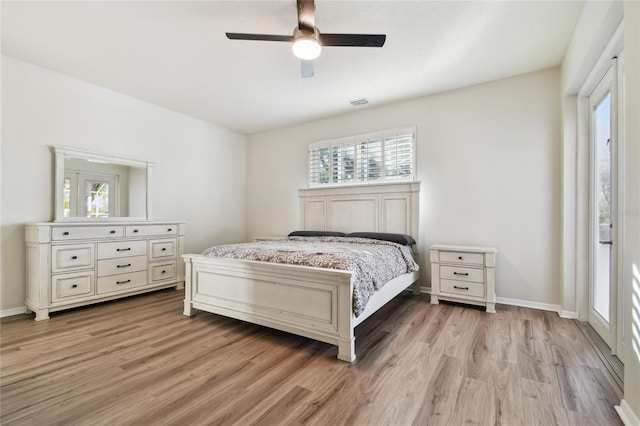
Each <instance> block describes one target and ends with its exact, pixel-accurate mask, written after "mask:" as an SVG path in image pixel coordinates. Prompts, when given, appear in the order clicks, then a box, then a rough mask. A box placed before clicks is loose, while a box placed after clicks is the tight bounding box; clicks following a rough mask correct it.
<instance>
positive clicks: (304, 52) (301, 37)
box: [291, 28, 322, 61]
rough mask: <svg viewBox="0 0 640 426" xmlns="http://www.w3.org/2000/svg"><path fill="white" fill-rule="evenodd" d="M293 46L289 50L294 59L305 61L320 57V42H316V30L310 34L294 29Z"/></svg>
mask: <svg viewBox="0 0 640 426" xmlns="http://www.w3.org/2000/svg"><path fill="white" fill-rule="evenodd" d="M293 38H294V41H293V44H292V45H291V50H293V54H294V55H296V57H298V58H300V59H303V60H305V61H310V60H312V59H316V58H317V57H318V56H320V51H321V50H322V48H321V47H320V42H319V41H318V30H317V29H316V30H315V31H314V32H313V33H312V34H311V33H309V32H306V31H301V30H299V29H298V28H296V29H295V30H294V32H293Z"/></svg>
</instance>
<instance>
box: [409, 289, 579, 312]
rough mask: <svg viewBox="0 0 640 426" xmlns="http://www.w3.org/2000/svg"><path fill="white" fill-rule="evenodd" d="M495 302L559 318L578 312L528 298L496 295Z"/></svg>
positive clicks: (422, 292) (423, 290) (425, 292)
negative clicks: (549, 313)
mask: <svg viewBox="0 0 640 426" xmlns="http://www.w3.org/2000/svg"><path fill="white" fill-rule="evenodd" d="M420 293H421V294H431V287H420ZM496 303H501V304H503V305H511V306H521V307H523V308H531V309H539V310H542V311H552V312H557V313H558V315H559V316H560V317H561V318H568V319H577V318H578V313H577V312H573V311H565V310H563V309H562V306H560V305H552V304H550V303H539V302H530V301H528V300H519V299H508V298H506V297H496Z"/></svg>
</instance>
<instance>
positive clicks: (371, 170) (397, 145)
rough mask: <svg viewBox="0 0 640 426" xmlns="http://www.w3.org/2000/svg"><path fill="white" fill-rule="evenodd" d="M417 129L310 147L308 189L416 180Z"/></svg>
mask: <svg viewBox="0 0 640 426" xmlns="http://www.w3.org/2000/svg"><path fill="white" fill-rule="evenodd" d="M415 134H416V131H415V127H408V128H402V129H393V130H386V131H382V132H377V133H372V134H367V135H360V136H353V137H347V138H341V139H334V140H328V141H320V142H315V143H312V144H310V145H309V186H318V185H341V184H350V183H366V182H373V181H381V180H413V179H414V177H415V152H416V149H415V145H416V143H415V142H416V138H415Z"/></svg>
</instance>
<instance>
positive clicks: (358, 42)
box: [320, 33, 387, 47]
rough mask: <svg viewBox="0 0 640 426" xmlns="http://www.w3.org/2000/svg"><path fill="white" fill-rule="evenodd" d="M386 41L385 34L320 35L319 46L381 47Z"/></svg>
mask: <svg viewBox="0 0 640 426" xmlns="http://www.w3.org/2000/svg"><path fill="white" fill-rule="evenodd" d="M386 40H387V36H386V35H385V34H324V33H320V44H321V45H323V46H355V47H382V46H384V42H385V41H386Z"/></svg>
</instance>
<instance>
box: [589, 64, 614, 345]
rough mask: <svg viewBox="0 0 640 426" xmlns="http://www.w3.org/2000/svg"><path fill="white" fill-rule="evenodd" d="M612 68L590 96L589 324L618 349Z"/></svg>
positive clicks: (608, 343)
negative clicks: (614, 259)
mask: <svg viewBox="0 0 640 426" xmlns="http://www.w3.org/2000/svg"><path fill="white" fill-rule="evenodd" d="M611 74H612V71H611V69H610V70H609V71H608V72H607V73H606V75H605V77H604V78H603V79H602V81H601V82H600V83H599V84H598V86H597V87H596V88H595V90H594V91H593V93H592V94H591V96H590V97H589V104H590V111H591V146H592V149H591V154H592V163H591V164H592V167H591V175H592V178H591V181H592V187H591V197H590V198H591V209H592V210H591V218H592V220H591V227H592V229H591V271H592V273H591V279H590V309H589V323H590V324H591V326H592V327H593V328H594V329H595V330H596V332H597V333H598V334H599V335H600V337H602V339H603V340H604V341H605V342H606V343H607V345H609V347H610V348H615V344H616V341H615V330H616V318H617V311H616V307H617V303H616V301H617V298H616V293H615V285H614V284H615V282H614V280H613V279H612V273H613V271H614V269H615V268H614V266H615V262H613V259H612V248H613V244H614V243H615V242H614V239H613V236H614V235H615V233H614V232H613V231H614V230H613V227H614V221H613V212H614V211H615V209H614V206H615V204H614V202H615V196H614V195H615V193H614V188H613V186H614V185H613V179H612V176H614V174H613V173H612V172H613V165H614V163H613V158H614V138H613V136H612V123H613V118H614V114H613V113H612V92H611V87H612V79H611Z"/></svg>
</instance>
